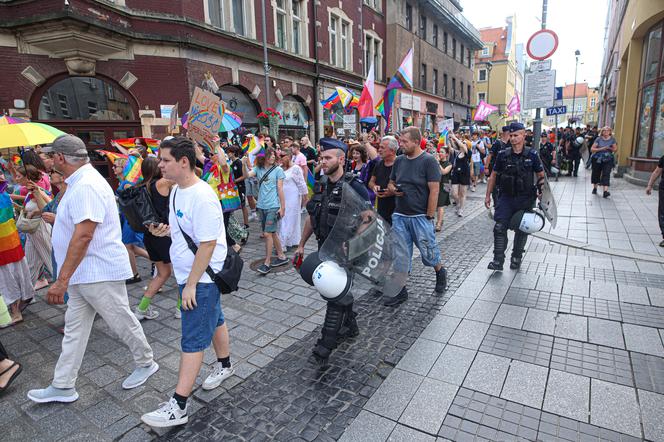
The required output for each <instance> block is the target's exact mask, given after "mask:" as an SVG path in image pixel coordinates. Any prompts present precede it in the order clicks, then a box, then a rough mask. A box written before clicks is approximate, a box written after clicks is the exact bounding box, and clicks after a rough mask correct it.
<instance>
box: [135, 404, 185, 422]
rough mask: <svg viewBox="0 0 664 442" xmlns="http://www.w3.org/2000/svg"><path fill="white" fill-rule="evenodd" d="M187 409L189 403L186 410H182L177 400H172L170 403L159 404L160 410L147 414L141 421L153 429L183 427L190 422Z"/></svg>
mask: <svg viewBox="0 0 664 442" xmlns="http://www.w3.org/2000/svg"><path fill="white" fill-rule="evenodd" d="M187 408H189V403H187V405H185V407H184V410H182V409H180V406H179V405H178V403H177V401H176V400H175V398H171V399H170V400H169V401H168V402H162V403H161V404H159V408H158V409H156V410H155V411H153V412H151V413H145V414H144V415H143V416H141V420H142V421H143V422H144V423H146V424H148V425H149V426H151V427H156V428H166V427H174V426H176V425H183V424H186V423H187V422H189V416H187Z"/></svg>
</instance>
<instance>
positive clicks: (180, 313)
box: [173, 307, 182, 319]
mask: <svg viewBox="0 0 664 442" xmlns="http://www.w3.org/2000/svg"><path fill="white" fill-rule="evenodd" d="M173 316H175V319H180V318H182V312H181V311H180V309H179V308H177V307H175V315H173Z"/></svg>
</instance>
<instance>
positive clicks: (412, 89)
mask: <svg viewBox="0 0 664 442" xmlns="http://www.w3.org/2000/svg"><path fill="white" fill-rule="evenodd" d="M421 47H422V44H421V43H420V48H421ZM410 49H411V50H412V51H413V58H414V57H415V34H413V44H412V46H411V47H410ZM413 64H415V62H413ZM421 67H422V66H421V63H420V68H421ZM413 72H415V66H413ZM421 75H422V74H421V73H420V76H421ZM413 103H415V79H414V78H413V79H412V81H411V82H410V117H411V119H412V121H413V126H414V125H415V109H413V107H414V106H413Z"/></svg>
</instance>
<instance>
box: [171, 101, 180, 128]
mask: <svg viewBox="0 0 664 442" xmlns="http://www.w3.org/2000/svg"><path fill="white" fill-rule="evenodd" d="M178 104H179V103H175V105H173V107H172V108H171V112H170V115H169V121H168V133H169V134H172V133H174V132H175V129H176V128H177V127H178Z"/></svg>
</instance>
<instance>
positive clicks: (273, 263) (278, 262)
mask: <svg viewBox="0 0 664 442" xmlns="http://www.w3.org/2000/svg"><path fill="white" fill-rule="evenodd" d="M289 262H290V259H288V258H286V257H284V258H279V257H276V258H272V260H270V267H281V266H284V265H286V264H288V263H289Z"/></svg>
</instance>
